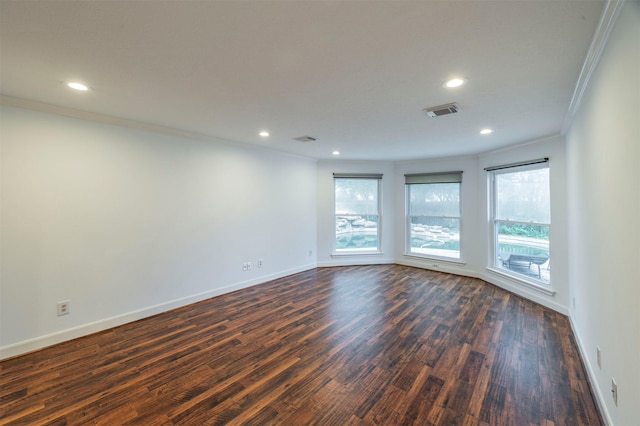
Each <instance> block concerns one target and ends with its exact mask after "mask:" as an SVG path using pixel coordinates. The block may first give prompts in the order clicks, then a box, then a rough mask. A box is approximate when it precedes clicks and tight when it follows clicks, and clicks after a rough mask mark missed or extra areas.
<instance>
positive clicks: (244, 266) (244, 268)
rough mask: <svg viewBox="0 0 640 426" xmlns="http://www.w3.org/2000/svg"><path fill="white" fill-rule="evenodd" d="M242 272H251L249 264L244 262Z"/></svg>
mask: <svg viewBox="0 0 640 426" xmlns="http://www.w3.org/2000/svg"><path fill="white" fill-rule="evenodd" d="M242 270H243V271H248V270H249V264H248V263H247V262H243V263H242Z"/></svg>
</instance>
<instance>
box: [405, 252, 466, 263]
mask: <svg viewBox="0 0 640 426" xmlns="http://www.w3.org/2000/svg"><path fill="white" fill-rule="evenodd" d="M404 257H410V258H412V259H420V260H424V261H427V262H434V261H435V262H445V263H451V264H452V265H466V264H467V262H465V261H464V260H462V259H453V258H451V257H439V256H420V255H417V254H414V253H405V254H404Z"/></svg>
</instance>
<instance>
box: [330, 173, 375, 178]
mask: <svg viewBox="0 0 640 426" xmlns="http://www.w3.org/2000/svg"><path fill="white" fill-rule="evenodd" d="M333 177H334V178H343V179H382V174H381V173H334V174H333Z"/></svg>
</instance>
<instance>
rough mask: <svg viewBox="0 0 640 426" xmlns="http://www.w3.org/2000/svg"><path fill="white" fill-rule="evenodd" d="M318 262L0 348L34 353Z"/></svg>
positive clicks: (6, 353) (6, 352) (0, 352)
mask: <svg viewBox="0 0 640 426" xmlns="http://www.w3.org/2000/svg"><path fill="white" fill-rule="evenodd" d="M316 267H317V265H316V264H315V263H310V264H307V265H303V266H299V267H296V268H292V269H287V270H284V271H280V272H277V273H274V274H270V275H264V276H262V277H258V278H254V279H251V280H247V281H241V282H237V283H233V284H230V285H226V286H224V287H219V288H216V289H213V290H209V291H205V292H202V293H198V294H194V295H191V296H186V297H182V298H180V299H175V300H170V301H168V302H164V303H160V304H157V305H154V306H148V307H146V308H142V309H138V310H135V311H131V312H127V313H124V314H121V315H116V316H113V317H110V318H105V319H102V320H99V321H95V322H92V323H88V324H83V325H80V326H77V327H72V328H68V329H66V330H60V331H57V332H55V333H50V334H46V335H43V336H38V337H35V338H32V339H27V340H23V341H20V342H17V343H13V344H10V345H6V346H2V347H0V360H1V359H6V358H11V357H14V356H18V355H23V354H26V353H28V352H33V351H36V350H38V349H42V348H45V347H47V346H51V345H55V344H57V343H62V342H66V341H68V340H72V339H76V338H78V337H82V336H87V335H89V334H93V333H97V332H100V331H104V330H107V329H109V328H113V327H117V326H120V325H123V324H127V323H130V322H133V321H137V320H140V319H143V318H147V317H150V316H152V315H156V314H159V313H162V312H166V311H169V310H171V309H175V308H179V307H182V306H186V305H190V304H192V303H195V302H200V301H202V300H206V299H210V298H212V297H216V296H220V295H222V294H225V293H230V292H232V291H236V290H240V289H243V288H247V287H251V286H254V285H257V284H262V283H265V282H268V281H272V280H275V279H278V278H282V277H286V276H288V275H293V274H297V273H298V272H303V271H308V270H309V269H313V268H316Z"/></svg>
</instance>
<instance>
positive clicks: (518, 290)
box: [479, 268, 569, 315]
mask: <svg viewBox="0 0 640 426" xmlns="http://www.w3.org/2000/svg"><path fill="white" fill-rule="evenodd" d="M479 278H480V279H482V280H484V281H486V282H488V283H491V284H493V285H495V286H498V287H500V288H502V289H504V290H507V291H508V292H510V293H513V294H516V295H518V296H520V297H524V298H525V299H528V300H531V301H532V302H535V303H537V304H539V305H542V306H545V307H547V308H549V309H553V310H554V311H556V312H560V313H561V314H563V315H569V308H568V307H566V306H564V305H561V304H560V303H557V302H555V301H553V300H549V299H548V298H545V297H544V296H543V295H542V294H540V293H544V294H548V295H550V296H553V295H554V294H555V291H553V290H551V291H541V290H542V289H540V288H536V287H533V286H530V285H522V284H525V282H524V281H523V282H520V280H514V279H513V278H512V277H510V276H507V275H505V274H501V273H496V271H494V270H490V269H489V268H487V270H486V272H485V273H484V274H481V275H480V277H479ZM505 278H506V279H505ZM534 289H535V290H536V291H535V292H533V291H530V290H534Z"/></svg>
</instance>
